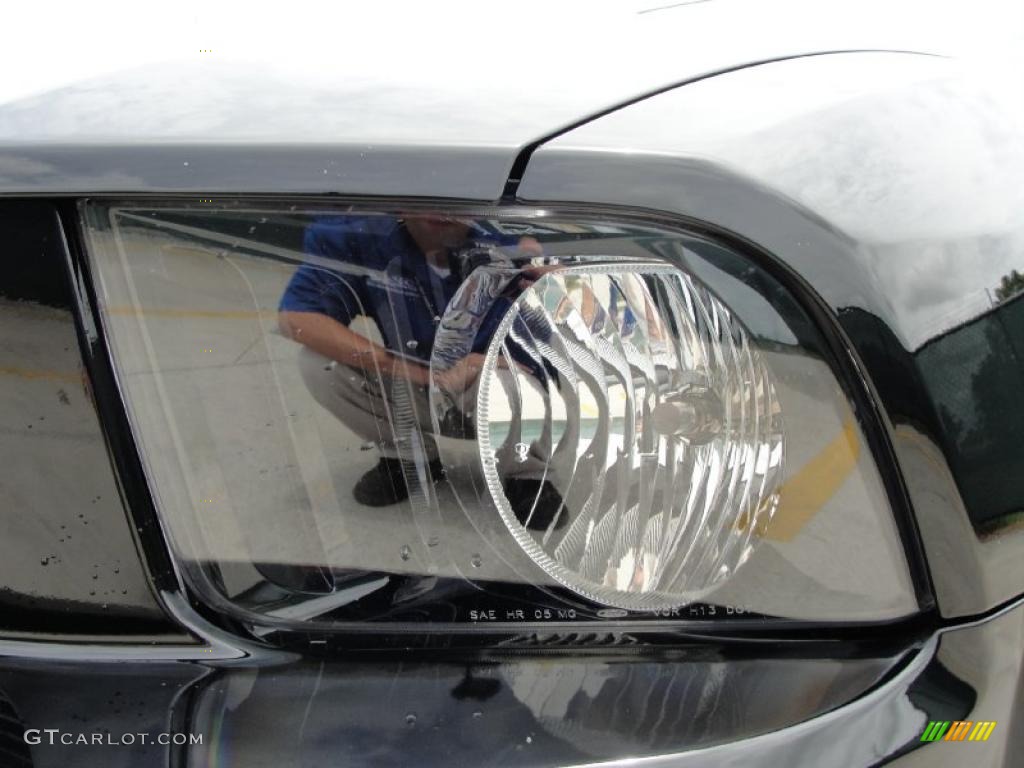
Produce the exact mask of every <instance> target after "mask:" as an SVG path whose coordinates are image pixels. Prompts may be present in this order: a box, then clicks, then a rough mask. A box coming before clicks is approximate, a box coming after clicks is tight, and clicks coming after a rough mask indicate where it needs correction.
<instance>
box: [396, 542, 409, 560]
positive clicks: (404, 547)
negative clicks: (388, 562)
mask: <svg viewBox="0 0 1024 768" xmlns="http://www.w3.org/2000/svg"><path fill="white" fill-rule="evenodd" d="M398 554H399V555H401V557H402V559H403V560H408V559H409V558H410V557H412V547H410V546H409V545H408V544H403V545H402V548H401V549H400V550H398Z"/></svg>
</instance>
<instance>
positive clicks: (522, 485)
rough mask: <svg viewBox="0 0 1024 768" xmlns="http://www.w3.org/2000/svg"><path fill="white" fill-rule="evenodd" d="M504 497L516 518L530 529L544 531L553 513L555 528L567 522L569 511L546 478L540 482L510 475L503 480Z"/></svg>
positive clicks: (549, 523)
mask: <svg viewBox="0 0 1024 768" xmlns="http://www.w3.org/2000/svg"><path fill="white" fill-rule="evenodd" d="M505 497H506V498H507V499H508V503H509V506H511V507H512V511H513V512H514V513H515V516H516V519H517V520H518V521H519V522H520V523H522V524H523V525H524V526H525V527H526V528H528V529H529V530H531V531H546V530H547V529H548V527H549V526H550V525H551V521H552V520H554V519H555V515H558V520H557V521H556V522H555V530H558V529H559V528H562V527H563V526H565V524H566V523H567V522H569V511H568V510H567V509H566V508H565V507H564V506H563V504H562V496H561V494H560V493H559V492H558V491H556V490H555V486H553V485H552V484H551V483H550V482H549V481H547V480H545V481H544V483H543V484H541V481H540V480H531V479H529V478H524V477H510V478H508V479H506V480H505ZM531 511H532V514H531Z"/></svg>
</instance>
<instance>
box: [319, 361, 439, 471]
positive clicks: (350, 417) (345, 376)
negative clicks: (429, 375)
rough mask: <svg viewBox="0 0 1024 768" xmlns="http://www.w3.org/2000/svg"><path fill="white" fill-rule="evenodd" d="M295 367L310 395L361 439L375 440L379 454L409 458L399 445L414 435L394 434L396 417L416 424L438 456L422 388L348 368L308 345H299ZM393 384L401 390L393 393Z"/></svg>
mask: <svg viewBox="0 0 1024 768" xmlns="http://www.w3.org/2000/svg"><path fill="white" fill-rule="evenodd" d="M299 371H300V373H301V374H302V380H303V381H304V382H305V383H306V386H307V387H308V388H309V391H310V394H312V395H313V399H315V400H316V401H317V402H318V403H319V404H320V405H322V406H323V407H324V408H326V409H327V410H328V411H330V412H331V413H332V414H333V415H334V417H335V418H337V419H338V421H340V422H341V423H342V424H344V425H345V426H346V427H348V428H349V429H350V430H351V431H352V432H354V433H355V434H356V435H357V436H358V437H359V438H360V439H361V440H363V441H364V442H373V443H375V444H376V445H377V446H378V448H379V450H380V453H381V455H382V456H386V457H388V458H399V457H401V458H408V457H409V455H410V454H409V453H408V451H400V450H399V444H400V442H401V445H402V446H405V445H406V444H407V443H408V441H409V440H410V439H412V435H409V434H406V435H402V434H396V433H395V422H396V421H400V422H404V423H405V424H406V425H407V427H408V428H411V427H418V431H419V433H420V435H422V438H423V446H424V450H425V451H426V453H427V457H428V459H430V460H433V459H435V458H437V448H436V447H435V445H434V441H433V438H432V436H431V433H432V432H433V426H432V423H431V419H430V397H429V394H428V392H427V389H426V387H420V386H416V385H413V384H410V383H408V382H405V381H398V382H396V381H395V380H393V379H391V378H389V377H384V376H378V375H377V374H376V373H375V372H373V371H364V370H362V369H361V368H350V367H348V366H346V365H342V364H341V363H337V362H335V361H333V360H331V359H329V358H327V357H324V356H323V355H321V354H319V353H317V352H314V351H313V350H311V349H309V348H308V347H303V348H302V349H301V350H299ZM397 387H401V391H399V392H398V393H397V394H396V393H395V392H394V389H395V388H397ZM401 401H404V402H401ZM409 431H411V429H409Z"/></svg>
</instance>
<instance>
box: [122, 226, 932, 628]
mask: <svg viewBox="0 0 1024 768" xmlns="http://www.w3.org/2000/svg"><path fill="white" fill-rule="evenodd" d="M127 242H128V246H127V250H128V252H129V253H130V254H131V270H132V276H133V284H132V285H128V284H122V283H121V282H120V281H121V278H120V277H119V275H118V273H119V272H120V264H119V263H117V262H118V261H119V257H118V255H117V254H116V252H113V251H112V252H111V254H110V255H108V256H105V257H102V258H106V259H109V262H107V263H106V269H105V275H106V277H105V280H106V282H107V291H108V295H110V296H111V297H112V299H111V304H112V306H110V307H109V308H108V314H109V317H110V323H111V326H112V328H113V330H114V331H115V332H116V335H117V337H118V340H119V346H120V348H121V349H122V350H123V351H127V352H128V353H129V356H130V358H131V359H130V361H129V360H127V359H126V358H125V355H123V354H122V365H123V366H124V370H123V373H124V376H125V377H126V380H127V382H128V383H129V384H130V385H131V386H132V389H133V392H134V393H135V398H136V406H137V410H136V417H137V418H140V419H141V420H143V421H144V422H145V425H146V436H145V439H146V445H147V447H148V448H149V451H150V457H151V463H152V467H153V470H154V471H155V472H157V473H158V474H159V475H160V476H161V478H162V479H163V481H164V482H163V485H162V490H163V495H162V497H161V503H162V504H163V506H164V508H165V509H166V510H168V511H169V512H170V513H171V514H172V515H173V516H175V517H177V518H178V519H179V520H185V519H186V518H187V517H188V516H192V515H195V516H198V520H199V521H200V522H199V524H200V526H201V527H202V528H203V529H204V531H205V532H206V544H205V546H207V547H209V548H210V549H211V550H212V554H214V555H215V556H216V557H217V558H219V559H223V560H237V561H240V562H245V561H249V560H252V559H256V560H279V561H282V562H296V563H301V562H318V561H320V560H323V559H324V557H325V556H326V558H327V561H328V562H329V563H330V564H332V565H335V566H338V567H363V568H370V569H384V570H393V571H396V572H403V571H410V572H414V573H424V572H428V571H429V572H436V573H438V574H442V575H444V574H458V573H460V572H467V573H472V575H473V577H474V578H480V579H512V580H520V579H521V578H522V577H521V576H516V574H515V573H514V569H513V568H512V567H511V566H510V565H509V564H507V563H503V562H501V561H500V560H499V559H498V558H496V557H494V556H492V555H491V552H490V550H489V548H488V545H487V544H486V543H485V542H482V541H481V540H480V537H479V535H478V534H477V533H476V532H475V531H474V529H473V527H472V525H471V524H470V523H469V521H468V520H467V519H465V518H464V517H463V516H461V515H451V514H448V515H445V516H444V520H443V522H442V521H441V519H440V517H439V516H437V515H435V514H434V513H433V512H432V511H429V510H427V511H426V513H425V511H424V510H422V509H420V510H417V512H416V513H415V514H414V513H413V512H412V511H411V510H410V508H409V505H396V506H394V507H388V508H368V507H363V506H361V505H359V504H358V503H357V502H356V501H355V500H354V499H353V498H352V494H351V489H352V486H353V485H354V484H355V482H356V481H357V480H358V478H359V477H360V476H361V475H362V473H363V472H365V471H366V470H367V469H369V468H370V467H371V466H373V464H374V463H375V462H376V460H377V455H376V452H375V451H373V450H362V445H361V441H360V440H359V439H358V438H356V436H355V435H353V434H352V433H351V432H350V431H349V430H347V429H346V428H345V427H344V426H343V425H342V424H340V423H339V422H337V421H336V420H335V419H333V418H331V417H329V416H328V414H327V412H326V411H324V410H323V409H322V408H320V406H318V405H317V404H316V403H315V402H314V401H313V399H312V397H311V396H310V395H309V393H308V391H307V390H306V388H305V386H304V385H303V382H302V380H301V378H300V375H299V369H298V365H297V363H296V355H297V354H298V350H299V347H298V346H297V345H296V344H295V343H294V342H292V341H289V340H287V339H285V338H283V337H282V336H281V335H280V334H279V333H278V332H277V330H276V311H275V310H276V306H277V302H278V300H279V298H280V296H281V293H282V291H283V288H284V285H285V283H286V281H287V280H288V278H289V276H290V275H291V272H292V269H293V267H290V266H288V265H286V264H283V263H281V262H278V261H272V260H264V259H260V258H255V257H247V256H238V255H231V254H222V255H223V258H219V257H218V253H217V252H216V251H214V250H208V249H205V248H203V247H195V248H192V247H182V246H181V245H179V244H175V245H171V243H170V242H169V241H167V240H164V239H162V238H161V237H159V236H157V235H140V234H135V233H133V232H131V231H129V232H128V233H127ZM296 256H297V257H298V254H296ZM133 294H134V295H133ZM135 299H137V300H138V301H139V302H140V303H141V305H142V306H144V307H146V309H145V311H144V313H143V315H142V316H141V317H140V316H139V314H138V313H137V312H136V311H135V310H134V309H133V308H132V301H133V300H135ZM140 320H141V321H142V322H141V324H140V322H139V321H140ZM143 328H144V331H145V332H144V333H143V332H141V330H142V329H143ZM767 355H768V358H769V360H770V363H771V365H772V367H773V369H774V370H775V372H776V375H777V377H778V378H779V382H780V386H779V388H778V389H779V392H778V394H779V397H780V401H781V404H782V409H783V415H784V421H785V425H786V429H787V434H788V436H789V439H788V442H787V446H786V450H787V453H786V472H787V476H792V475H793V474H794V473H796V472H798V471H799V470H800V469H801V467H803V466H804V465H805V464H807V462H809V461H811V460H812V459H813V458H814V457H815V456H816V455H817V454H818V453H820V452H821V451H822V449H823V448H825V447H826V446H828V445H829V444H830V443H832V442H833V441H834V440H835V439H836V437H837V436H839V435H841V433H842V429H843V424H844V422H847V421H848V419H849V418H850V414H849V413H848V412H845V411H844V410H841V409H840V408H839V407H838V406H836V405H835V403H836V402H841V398H842V396H841V394H839V395H838V397H837V393H838V390H835V389H834V385H832V384H831V381H832V379H831V377H830V376H829V375H827V371H826V369H825V368H824V366H823V364H822V363H820V362H818V361H816V360H813V359H811V358H808V357H805V356H802V355H799V354H783V353H775V352H768V353H767ZM152 359H155V360H157V361H159V368H160V369H161V371H162V375H161V376H159V377H155V376H154V375H153V374H152V368H153V364H152V362H151V360H152ZM164 400H165V401H166V403H168V404H169V408H168V410H167V411H165V406H164V405H163V404H162V401H164ZM139 406H141V407H139ZM858 439H860V438H859V435H858ZM156 457H160V461H159V463H157V461H155V459H156ZM179 461H180V462H182V464H183V465H184V466H186V467H187V472H185V473H184V475H183V474H182V473H181V472H180V471H179V469H178V468H177V464H178V462H179ZM857 466H858V467H859V468H860V470H861V472H860V473H850V474H849V475H848V476H847V477H846V478H845V479H842V480H841V481H840V482H838V483H836V491H835V493H834V494H833V495H831V496H829V497H828V498H826V499H824V505H823V506H822V508H821V509H820V510H819V511H818V512H817V513H816V514H808V515H807V518H808V519H807V520H806V523H802V524H801V525H800V526H797V527H798V529H799V530H796V531H793V536H792V538H791V540H789V541H769V542H765V543H763V546H762V547H760V548H759V550H757V551H755V554H754V556H753V557H752V559H751V560H750V561H749V562H748V564H747V565H746V566H744V568H743V569H741V571H740V572H739V573H738V574H737V576H736V577H735V578H734V579H733V580H732V581H731V582H729V583H728V584H727V585H726V586H725V587H724V588H722V589H721V590H720V591H719V593H718V594H717V595H716V597H718V598H719V599H720V600H722V601H724V602H729V603H730V604H734V605H740V606H744V607H747V608H750V609H754V610H761V611H765V612H776V611H778V612H784V613H787V614H788V615H794V616H806V617H835V618H844V619H853V618H859V617H860V616H861V615H866V614H867V613H868V612H869V611H870V612H871V613H872V615H873V616H876V617H877V616H879V615H880V614H879V611H881V612H882V613H886V614H890V615H895V614H899V613H902V612H904V611H909V610H912V609H913V607H914V606H912V605H911V604H910V603H909V602H908V600H907V599H906V598H905V597H904V596H905V595H906V594H907V593H908V592H909V587H908V578H907V574H906V572H905V568H904V567H903V566H902V565H895V564H894V563H899V561H900V559H901V558H902V554H901V550H900V545H899V543H898V542H899V539H898V536H897V534H896V531H895V528H894V526H893V525H892V523H891V521H890V520H889V513H888V511H887V504H886V502H885V497H884V494H883V492H882V490H881V486H880V483H879V481H878V479H877V476H876V473H875V472H874V470H873V468H872V465H871V459H870V456H869V454H868V452H867V451H866V450H861V451H860V452H859V456H858V458H857ZM439 503H440V505H441V506H442V508H444V509H456V506H455V505H456V504H457V501H456V500H455V499H454V498H453V497H452V496H451V495H450V494H448V493H447V492H445V491H440V498H439ZM819 503H820V502H819ZM417 519H418V520H419V524H417ZM424 521H426V522H424ZM184 527H188V526H187V525H186V526H184ZM320 542H323V544H322V549H321V543H320ZM864 543H870V544H871V546H864ZM194 546H195V551H196V552H197V553H202V552H203V546H201V545H199V544H194ZM477 556H479V558H478V557H477ZM478 559H479V561H480V565H479V567H473V566H471V563H474V562H475V561H477V560H478ZM526 572H529V573H531V574H533V573H534V570H532V569H531V570H530V571H525V570H524V573H526ZM253 578H254V574H253V573H251V572H250V571H248V570H240V571H239V572H238V574H231V573H229V574H228V580H229V587H231V588H233V589H241V588H244V587H245V586H247V585H248V582H251V580H252V579H253ZM815 583H817V585H816V584H815ZM820 587H824V589H820Z"/></svg>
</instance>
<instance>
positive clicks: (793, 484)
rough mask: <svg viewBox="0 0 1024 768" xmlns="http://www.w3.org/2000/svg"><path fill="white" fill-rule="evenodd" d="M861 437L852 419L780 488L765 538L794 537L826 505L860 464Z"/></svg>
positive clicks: (764, 532) (788, 539) (790, 538)
mask: <svg viewBox="0 0 1024 768" xmlns="http://www.w3.org/2000/svg"><path fill="white" fill-rule="evenodd" d="M859 457H860V439H859V438H858V436H857V426H856V424H854V422H853V419H852V418H850V419H847V420H846V422H845V423H844V424H843V429H842V431H841V432H840V433H839V434H838V435H836V437H835V438H834V439H833V440H832V441H831V442H830V443H829V444H828V445H826V446H825V447H824V448H822V449H821V450H820V451H819V452H818V453H817V454H816V455H815V456H814V457H813V458H812V459H811V460H810V461H808V462H807V463H806V464H804V465H803V466H802V467H801V468H800V470H799V471H798V472H796V474H794V475H792V476H791V477H790V478H789V479H788V480H787V481H786V482H785V483H783V484H782V488H781V489H780V490H779V506H778V509H777V510H776V512H775V515H774V516H773V517H772V519H771V520H770V521H769V522H768V524H767V526H766V528H765V530H764V531H759V533H760V534H761V536H762V538H765V539H771V540H772V541H791V540H792V539H793V537H794V536H796V535H797V534H798V533H799V532H800V529H801V528H803V527H804V526H805V525H806V524H807V523H808V521H809V520H810V519H811V518H812V517H814V515H815V514H817V513H818V511H819V510H820V509H821V508H822V507H823V506H825V504H826V503H827V502H828V500H829V499H831V498H832V497H833V496H834V495H835V494H836V492H837V491H838V490H839V488H840V487H841V486H842V484H843V483H844V482H845V481H846V478H847V477H849V475H850V473H851V472H853V470H854V468H855V467H856V466H857V460H858V458H859Z"/></svg>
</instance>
